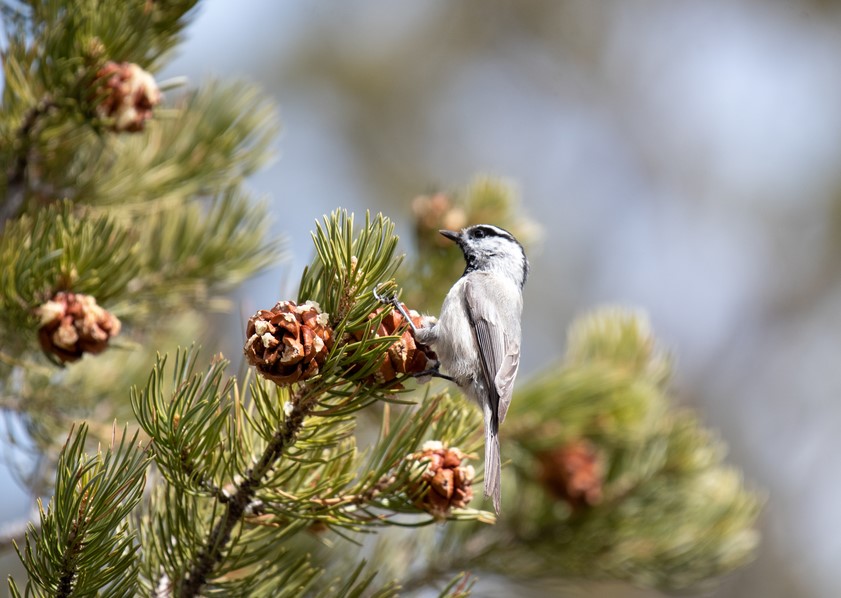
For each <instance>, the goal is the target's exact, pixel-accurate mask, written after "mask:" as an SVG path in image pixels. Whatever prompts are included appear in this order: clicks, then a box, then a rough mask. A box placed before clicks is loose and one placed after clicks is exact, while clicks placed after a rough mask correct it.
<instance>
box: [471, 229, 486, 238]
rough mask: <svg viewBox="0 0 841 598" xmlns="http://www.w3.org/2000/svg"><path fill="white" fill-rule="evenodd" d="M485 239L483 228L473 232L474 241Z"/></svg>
mask: <svg viewBox="0 0 841 598" xmlns="http://www.w3.org/2000/svg"><path fill="white" fill-rule="evenodd" d="M484 237H485V231H484V230H482V229H481V228H477V229H475V230H474V231H473V238H474V239H483V238H484Z"/></svg>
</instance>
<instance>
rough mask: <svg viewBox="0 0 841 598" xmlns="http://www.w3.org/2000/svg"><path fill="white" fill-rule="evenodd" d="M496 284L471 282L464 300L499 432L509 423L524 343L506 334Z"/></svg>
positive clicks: (488, 280)
mask: <svg viewBox="0 0 841 598" xmlns="http://www.w3.org/2000/svg"><path fill="white" fill-rule="evenodd" d="M493 283H494V281H493V280H492V279H490V278H484V277H483V278H476V279H474V280H470V281H468V282H467V283H466V284H465V294H464V297H465V304H466V305H465V307H466V310H467V315H468V318H470V323H471V324H472V328H473V331H474V334H475V335H476V342H477V344H478V346H479V362H480V363H481V366H482V375H483V377H484V379H485V386H486V388H487V389H488V394H489V396H488V399H489V402H490V406H491V409H492V411H493V414H494V419H495V420H496V421H495V422H494V423H495V424H496V426H497V428H498V426H499V424H500V423H502V421H504V420H505V414H506V413H507V412H508V405H509V404H510V403H511V395H512V392H513V390H514V378H515V377H516V375H517V368H518V367H519V365H520V339H519V334H516V335H507V334H506V333H505V328H504V327H503V322H505V321H506V320H505V318H504V317H503V315H502V314H500V313H499V311H498V308H497V305H498V301H495V300H494V297H493V294H494V293H496V292H498V291H497V290H496V289H494V288H493ZM517 323H519V321H518V322H517ZM517 332H519V330H518V331H517Z"/></svg>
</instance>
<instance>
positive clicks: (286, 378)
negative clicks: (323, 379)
mask: <svg viewBox="0 0 841 598" xmlns="http://www.w3.org/2000/svg"><path fill="white" fill-rule="evenodd" d="M246 336H247V337H248V340H247V341H246V343H245V357H246V359H247V360H248V363H250V364H251V365H253V366H255V367H256V368H257V371H258V372H260V373H261V374H262V375H263V376H265V377H266V378H268V379H269V380H271V381H272V382H274V383H275V384H279V385H288V384H292V383H294V382H298V381H301V380H306V379H307V378H310V377H312V376H315V375H316V374H317V373H318V371H319V367H320V366H321V365H323V364H324V361H325V360H326V359H327V354H328V353H329V352H330V347H332V346H333V330H332V328H330V325H329V318H328V315H327V314H325V313H322V312H321V308H320V307H319V305H318V304H317V303H315V302H314V301H307V302H306V303H304V304H303V305H296V304H295V302H294V301H280V302H278V304H277V305H275V306H274V307H273V308H272V309H270V310H268V309H261V310H260V311H258V312H257V313H256V314H254V315H253V316H252V317H251V319H250V320H248V326H247V328H246Z"/></svg>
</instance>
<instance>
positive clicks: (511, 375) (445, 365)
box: [393, 224, 529, 514]
mask: <svg viewBox="0 0 841 598" xmlns="http://www.w3.org/2000/svg"><path fill="white" fill-rule="evenodd" d="M439 233H440V234H441V235H443V236H444V237H446V238H447V239H450V240H451V241H453V242H454V243H456V245H458V247H459V248H460V249H461V251H462V253H463V254H464V260H465V268H464V273H463V274H462V275H461V277H460V278H459V279H458V280H457V281H456V282H455V283H454V284H453V286H452V287H451V288H450V290H449V292H448V293H447V296H446V297H445V298H444V302H443V304H442V306H441V311H440V313H439V316H438V318H437V320H436V319H435V318H431V317H428V318H425V319H424V325H423V326H420V327H417V326H415V325H414V324H413V323H412V320H411V319H410V318H409V317H408V316H406V314H405V313H404V314H403V315H404V317H405V318H406V320H407V321H408V322H409V323H410V325H411V326H412V329H413V331H414V335H415V338H416V340H417V342H419V343H421V344H424V345H428V346H429V347H431V348H432V350H433V351H435V353H436V354H437V356H438V361H439V364H438V366H439V368H440V370H443V373H442V372H440V371H439V370H436V371H435V372H434V373H435V375H438V376H440V377H442V378H446V379H448V380H451V381H453V382H455V384H456V385H458V387H459V388H460V389H461V390H462V392H464V394H465V395H466V396H467V397H468V398H469V399H471V400H472V401H473V402H474V403H476V404H477V405H478V406H479V408H480V409H481V410H482V414H483V417H484V428H485V485H484V494H485V496H486V497H492V500H493V506H494V511H495V512H496V513H497V514H499V513H500V507H501V505H500V502H501V499H500V482H501V476H502V469H501V454H500V446H499V426H500V425H501V424H502V423H503V421H505V415H506V413H507V412H508V407H509V405H510V404H511V397H512V394H513V391H514V380H515V379H516V377H517V370H518V369H519V365H520V342H521V317H522V311H523V288H524V286H525V284H526V279H527V278H528V275H529V262H528V259H527V258H526V253H525V250H524V249H523V246H522V245H521V244H520V242H519V241H517V239H516V238H514V235H512V234H511V233H510V232H508V231H507V230H505V229H503V228H500V227H498V226H494V225H492V224H476V225H473V226H469V227H467V228H464V229H461V230H459V231H451V230H441V231H439ZM393 303H394V305H395V307H397V308H398V309H399V310H400V311H401V312H404V310H403V308H402V306H401V305H400V304H399V302H397V301H396V299H394V301H393Z"/></svg>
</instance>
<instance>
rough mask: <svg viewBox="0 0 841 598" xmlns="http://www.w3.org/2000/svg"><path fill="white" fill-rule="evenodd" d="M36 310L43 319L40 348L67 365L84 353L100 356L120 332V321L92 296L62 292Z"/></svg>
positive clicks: (40, 331)
mask: <svg viewBox="0 0 841 598" xmlns="http://www.w3.org/2000/svg"><path fill="white" fill-rule="evenodd" d="M35 311H36V313H37V315H38V316H39V317H40V318H41V327H40V328H39V329H38V340H39V341H40V343H41V348H42V349H43V350H44V352H45V353H48V354H52V355H55V356H56V357H58V358H59V359H60V360H61V361H62V362H65V363H66V362H70V361H76V360H78V359H80V358H81V357H82V355H83V354H85V353H101V352H102V351H104V350H105V349H106V347H107V346H108V341H109V340H110V339H111V337H113V336H116V335H117V334H119V333H120V320H118V319H117V318H116V316H114V315H113V314H111V313H110V312H108V311H107V310H105V309H103V308H101V307H100V306H99V305H97V303H96V299H95V298H94V297H91V296H90V295H83V294H81V293H78V294H77V293H68V292H64V291H61V292H59V293H56V294H55V296H54V297H53V298H52V299H51V300H50V301H47V302H46V303H44V304H43V305H42V306H40V307H39V308H38V309H36V310H35Z"/></svg>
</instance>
